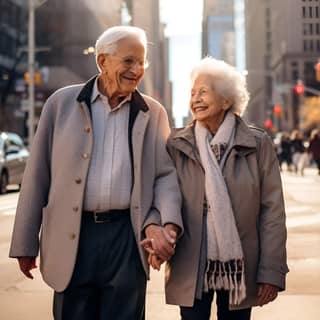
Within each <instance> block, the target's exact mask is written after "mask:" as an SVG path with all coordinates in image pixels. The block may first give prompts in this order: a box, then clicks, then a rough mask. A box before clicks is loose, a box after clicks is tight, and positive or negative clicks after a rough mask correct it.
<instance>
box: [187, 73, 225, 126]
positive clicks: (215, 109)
mask: <svg viewBox="0 0 320 320" xmlns="http://www.w3.org/2000/svg"><path fill="white" fill-rule="evenodd" d="M212 83H213V79H212V76H210V75H206V74H204V75H199V76H198V77H197V78H196V79H195V81H194V83H193V87H192V89H191V98H190V109H191V112H192V113H193V115H194V117H195V119H196V120H197V121H199V122H203V123H205V124H208V123H212V122H214V123H217V122H219V121H220V120H221V119H223V116H224V114H225V112H226V111H227V110H228V109H229V107H230V106H229V103H228V101H227V100H226V99H225V98H223V97H222V96H221V95H219V94H218V93H217V92H216V91H215V90H214V88H213V86H212Z"/></svg>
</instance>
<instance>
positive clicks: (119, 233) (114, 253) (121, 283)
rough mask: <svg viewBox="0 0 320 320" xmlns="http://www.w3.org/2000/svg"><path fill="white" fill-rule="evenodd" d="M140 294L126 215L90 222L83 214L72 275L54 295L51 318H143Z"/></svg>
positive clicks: (140, 275)
mask: <svg viewBox="0 0 320 320" xmlns="http://www.w3.org/2000/svg"><path fill="white" fill-rule="evenodd" d="M145 294H146V275H145V272H144V270H143V267H142V264H141V261H140V257H139V253H138V249H137V243H136V240H135V238H134V233H133V230H132V225H131V221H130V217H129V215H128V216H127V217H125V218H122V219H120V220H116V221H112V222H106V223H95V222H94V220H93V218H92V217H91V216H90V215H88V214H83V218H82V224H81V232H80V241H79V249H78V256H77V261H76V265H75V269H74V273H73V276H72V279H71V282H70V284H69V285H68V287H67V288H66V290H65V291H63V292H61V293H57V292H55V293H54V303H53V314H54V319H55V320H89V319H90V320H129V319H130V320H143V319H144V314H145Z"/></svg>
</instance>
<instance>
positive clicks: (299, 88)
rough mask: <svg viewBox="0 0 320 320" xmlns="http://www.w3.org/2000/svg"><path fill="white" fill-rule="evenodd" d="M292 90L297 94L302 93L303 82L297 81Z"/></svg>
mask: <svg viewBox="0 0 320 320" xmlns="http://www.w3.org/2000/svg"><path fill="white" fill-rule="evenodd" d="M294 91H295V93H296V94H297V95H298V96H299V95H301V94H304V84H303V83H301V82H298V83H297V84H296V85H295V86H294Z"/></svg>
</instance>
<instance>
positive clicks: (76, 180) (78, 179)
mask: <svg viewBox="0 0 320 320" xmlns="http://www.w3.org/2000/svg"><path fill="white" fill-rule="evenodd" d="M74 181H75V182H76V184H80V183H81V182H82V179H81V178H76V179H75V180H74Z"/></svg>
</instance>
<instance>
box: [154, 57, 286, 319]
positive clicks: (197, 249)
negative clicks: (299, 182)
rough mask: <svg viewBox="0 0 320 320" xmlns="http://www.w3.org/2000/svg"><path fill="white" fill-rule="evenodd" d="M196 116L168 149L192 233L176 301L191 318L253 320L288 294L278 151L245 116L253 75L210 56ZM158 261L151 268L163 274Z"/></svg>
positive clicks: (173, 277) (173, 292) (181, 255)
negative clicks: (256, 311)
mask: <svg viewBox="0 0 320 320" xmlns="http://www.w3.org/2000/svg"><path fill="white" fill-rule="evenodd" d="M191 85H192V89H191V98H190V109H191V111H192V113H193V115H194V118H195V120H194V121H193V122H192V123H191V124H190V125H188V126H186V127H185V128H182V129H177V130H175V131H174V132H173V133H172V135H171V136H170V138H169V140H168V150H169V153H170V155H171V157H172V159H173V161H174V163H175V166H176V169H177V173H178V178H179V182H180V188H181V191H182V195H183V197H182V198H183V204H182V216H183V222H184V230H185V231H184V235H183V236H182V237H181V238H180V239H179V240H178V242H177V245H176V248H175V249H176V252H175V254H174V255H173V256H172V258H171V259H170V260H169V261H168V263H167V266H166V302H167V303H169V304H175V305H179V306H180V313H181V319H182V320H191V319H192V320H198V319H201V320H209V319H210V312H211V304H212V301H213V296H214V294H216V296H217V312H218V319H219V320H227V319H228V320H230V319H237V320H248V319H250V314H251V307H252V306H256V305H260V306H262V305H264V304H267V303H269V302H271V301H273V300H275V299H276V297H277V295H278V292H279V291H282V290H284V289H285V278H286V273H287V272H288V268H287V264H286V226H285V209H284V201H283V193H282V186H281V179H280V172H279V165H278V160H277V155H276V153H275V150H274V146H273V143H272V141H271V139H270V138H269V136H268V135H267V134H266V133H265V132H264V131H263V130H261V129H258V128H255V127H249V126H247V125H246V124H245V122H244V121H243V120H242V119H241V118H240V116H239V114H240V113H241V112H243V110H244V109H245V107H246V105H247V102H248V92H247V89H246V83H245V79H244V77H243V76H242V75H241V74H240V73H238V72H237V71H236V70H235V69H234V68H233V67H231V66H230V65H228V64H226V63H225V62H223V61H219V60H215V59H213V58H205V59H203V60H201V62H200V63H199V64H198V65H197V66H196V67H195V68H194V69H193V71H192V73H191ZM161 262H162V261H161V260H159V259H158V258H157V257H156V256H155V255H154V256H152V257H151V265H152V266H153V267H154V268H159V267H160V263H161Z"/></svg>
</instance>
